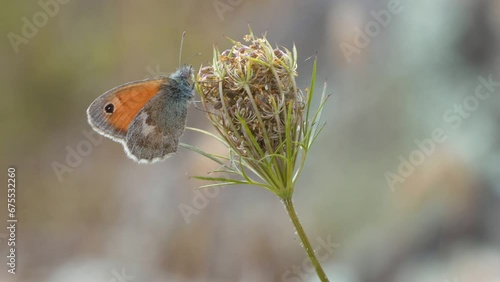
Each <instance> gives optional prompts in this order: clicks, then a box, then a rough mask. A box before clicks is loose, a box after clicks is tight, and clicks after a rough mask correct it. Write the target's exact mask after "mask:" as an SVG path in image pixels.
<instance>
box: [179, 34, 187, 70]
mask: <svg viewBox="0 0 500 282" xmlns="http://www.w3.org/2000/svg"><path fill="white" fill-rule="evenodd" d="M185 35H186V32H185V31H184V32H182V37H181V50H180V51H179V67H180V66H181V62H182V46H184V36H185Z"/></svg>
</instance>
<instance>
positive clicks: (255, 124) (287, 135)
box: [183, 32, 328, 281]
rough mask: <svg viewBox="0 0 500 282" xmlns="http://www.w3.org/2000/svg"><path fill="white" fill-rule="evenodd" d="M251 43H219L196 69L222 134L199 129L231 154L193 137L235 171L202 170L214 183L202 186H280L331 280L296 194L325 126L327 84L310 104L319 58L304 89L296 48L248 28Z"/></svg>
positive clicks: (302, 235) (202, 93)
mask: <svg viewBox="0 0 500 282" xmlns="http://www.w3.org/2000/svg"><path fill="white" fill-rule="evenodd" d="M244 40H245V41H246V43H245V44H244V43H241V42H236V41H233V40H231V42H232V43H233V46H232V47H231V48H230V49H228V50H225V51H223V52H220V51H219V50H218V49H217V48H214V50H213V62H212V64H211V65H209V66H205V67H202V68H201V69H200V70H199V72H198V74H197V77H196V81H197V83H196V90H197V92H198V93H199V94H200V96H201V100H202V104H203V108H204V110H205V111H206V112H207V117H208V119H209V120H210V122H211V123H212V125H213V126H214V128H215V130H216V131H217V133H216V134H212V133H209V132H207V131H203V130H199V129H193V130H196V131H199V132H203V133H205V134H209V135H211V136H212V137H214V138H216V139H217V140H219V141H220V142H221V143H222V144H224V145H225V146H226V147H227V148H228V151H229V156H228V157H225V156H220V155H214V154H210V153H207V152H204V151H202V150H200V149H198V148H195V147H193V146H190V145H185V144H183V146H185V147H187V148H188V149H191V150H194V151H196V152H198V153H200V154H202V155H204V156H205V157H208V158H210V159H211V160H213V161H215V162H217V163H218V164H219V165H220V166H221V168H220V169H219V170H217V172H219V173H225V174H227V175H232V176H235V177H224V176H221V177H211V176H197V177H195V178H197V179H201V180H208V181H212V182H213V183H211V184H208V185H204V186H202V187H213V186H221V185H233V184H251V185H256V186H259V187H262V188H265V189H267V190H269V191H271V192H273V193H274V194H276V195H277V196H278V197H279V198H280V199H281V200H282V202H283V204H284V205H285V208H286V210H287V212H288V214H289V216H290V218H291V220H292V222H293V224H294V226H295V228H296V229H297V234H298V235H299V237H300V239H301V240H302V243H303V246H304V248H305V250H306V252H307V255H308V256H309V258H310V259H311V262H312V264H313V266H314V267H315V269H316V272H317V273H318V276H319V277H320V279H321V281H328V279H327V277H326V275H325V273H324V272H323V270H322V268H321V265H320V264H319V262H318V260H317V258H316V255H315V253H314V250H313V249H312V247H311V244H310V243H309V240H308V239H307V236H306V234H305V232H304V230H303V228H302V226H301V224H300V222H299V220H298V218H297V214H296V213H295V209H294V207H293V201H292V195H293V191H294V188H295V184H296V182H297V179H298V177H299V175H300V173H301V171H302V169H303V167H304V162H305V159H306V156H307V153H308V152H309V150H310V149H311V146H312V145H313V143H314V141H315V139H316V137H317V136H318V134H319V133H320V131H321V129H322V125H320V124H319V123H320V116H321V111H322V109H323V105H324V103H325V101H326V98H327V97H325V89H326V87H325V89H324V90H323V94H322V97H321V101H320V104H319V107H318V108H317V110H315V111H313V110H312V109H311V102H312V100H313V96H314V89H315V88H314V86H315V81H316V60H314V66H313V70H312V78H311V85H310V88H309V89H306V90H305V94H304V93H303V92H302V90H300V89H299V88H298V87H297V83H296V80H295V78H296V77H297V76H298V74H297V50H296V48H295V46H294V47H293V49H292V51H290V50H288V49H286V48H282V47H276V48H273V47H272V46H271V44H270V43H269V42H268V41H267V39H266V38H265V36H264V37H262V38H258V37H256V36H254V35H253V33H252V32H250V35H247V36H245V38H244Z"/></svg>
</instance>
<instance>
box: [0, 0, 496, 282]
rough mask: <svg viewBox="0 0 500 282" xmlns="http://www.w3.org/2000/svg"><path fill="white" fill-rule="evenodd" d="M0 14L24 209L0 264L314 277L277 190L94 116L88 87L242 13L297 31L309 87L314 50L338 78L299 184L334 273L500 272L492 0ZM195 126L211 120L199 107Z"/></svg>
mask: <svg viewBox="0 0 500 282" xmlns="http://www.w3.org/2000/svg"><path fill="white" fill-rule="evenodd" d="M0 18H1V19H2V20H1V22H2V24H1V26H0V29H1V33H2V34H3V36H4V39H3V40H2V42H1V45H0V48H1V49H0V56H1V61H2V64H1V66H0V72H1V76H0V80H1V81H0V82H1V83H0V85H1V87H2V94H1V95H2V96H1V97H2V99H4V100H3V101H2V103H0V112H1V115H2V118H1V119H0V124H1V126H2V127H1V128H2V138H1V139H0V155H1V156H2V168H3V169H4V170H7V167H9V166H15V167H16V169H17V202H16V204H17V218H18V225H17V267H16V270H17V271H16V272H17V274H16V275H11V274H9V273H7V267H6V260H7V259H6V256H7V245H6V243H7V237H8V234H7V229H5V228H0V230H2V231H0V241H1V242H0V253H1V257H2V259H0V261H2V263H1V265H2V267H1V268H2V270H1V271H0V281H22V282H25V281H26V282H28V281H34V282H44V281H47V282H63V281H64V282H66V281H78V282H79V281H82V282H84V281H85V282H86V281H91V282H93V281H96V282H101V281H102V282H112V281H114V282H125V281H137V282H139V281H141V282H142V281H154V282H155V281H222V282H224V281H294V282H296V281H318V280H317V278H316V275H315V273H314V271H313V269H311V268H310V265H309V264H308V263H304V260H305V259H306V255H305V252H304V251H303V249H302V248H301V246H300V244H299V238H298V237H297V235H295V234H294V229H293V226H292V224H291V223H290V221H289V220H288V217H287V214H286V212H285V210H284V209H283V208H282V205H281V203H280V201H279V200H278V199H277V198H276V197H275V196H273V195H272V194H271V193H269V192H267V191H265V190H263V189H258V188H255V187H248V186H241V187H227V188H224V189H220V190H211V191H207V192H201V191H197V190H195V188H196V187H199V186H200V185H203V184H206V183H204V182H201V181H196V180H194V179H190V176H194V175H205V174H207V173H208V172H209V171H211V170H214V169H215V168H217V167H216V166H214V165H213V163H211V162H210V161H207V160H206V159H204V158H203V157H200V156H199V155H196V154H194V153H192V152H190V151H187V150H185V149H183V148H180V149H179V152H178V154H176V155H175V156H174V157H172V158H170V159H167V160H166V161H164V162H161V163H156V164H153V165H138V164H136V163H134V162H133V161H132V160H130V159H128V158H127V157H126V155H125V154H124V153H123V150H122V146H121V145H120V144H118V143H115V142H113V141H111V140H109V139H107V138H104V139H103V138H100V137H98V135H97V134H93V133H92V130H91V128H90V126H89V125H88V124H87V118H86V113H85V111H86V109H87V107H88V105H89V104H90V103H91V102H92V101H93V100H94V99H95V98H96V97H98V96H99V95H100V94H102V93H104V92H105V91H107V90H109V89H111V88H112V87H114V86H117V85H119V84H122V83H125V82H128V81H133V80H138V79H143V78H145V77H148V76H153V75H158V74H168V73H170V72H172V71H174V70H175V69H176V67H177V66H178V58H179V45H180V38H181V34H182V32H183V31H186V32H187V35H186V39H185V42H184V50H183V59H184V60H185V61H186V60H187V63H189V64H193V65H194V66H195V67H196V68H198V67H199V66H201V65H206V64H208V63H209V62H211V55H212V46H213V44H216V45H217V46H219V48H220V49H221V50H224V49H226V48H228V47H230V42H229V41H228V40H226V39H225V38H224V36H228V37H231V38H233V39H236V40H241V39H242V38H243V36H244V35H245V34H247V33H248V24H250V25H251V26H252V29H253V30H254V32H255V33H256V34H261V33H264V32H266V31H267V32H268V39H269V40H270V42H271V43H272V44H278V45H282V46H285V47H288V48H291V47H292V44H293V43H295V44H296V46H297V49H298V55H299V61H300V63H299V69H298V72H299V78H298V81H299V85H300V87H301V88H302V89H304V88H306V87H308V86H309V82H310V76H311V68H312V60H306V59H307V58H308V57H310V56H312V55H314V54H316V52H317V54H318V60H319V64H318V85H317V87H321V86H322V84H323V82H325V81H326V82H327V84H328V86H327V93H331V94H333V95H332V97H331V100H329V102H328V104H327V105H326V107H325V111H324V121H325V122H326V127H325V129H324V131H323V133H322V134H321V135H320V137H319V138H318V140H317V143H316V145H315V146H314V147H313V150H312V152H311V153H310V154H309V158H308V161H307V166H306V168H305V170H304V173H303V175H302V177H301V179H300V180H299V183H298V185H297V187H296V193H295V195H294V197H295V204H296V209H297V212H298V213H299V216H300V218H301V221H302V223H303V225H304V228H305V229H306V232H307V234H308V235H309V238H310V240H311V242H312V244H313V246H315V247H317V251H318V252H319V253H320V254H321V255H322V260H323V266H324V268H325V271H326V272H327V274H328V276H329V277H330V281H335V282H399V281H409V282H413V281H415V282H417V281H418V282H427V281H428V282H445V281H446V282H490V281H500V220H499V216H500V111H499V109H500V101H499V93H500V87H499V83H497V82H496V81H500V72H499V71H500V68H499V66H500V65H499V63H500V49H499V40H500V1H496V0H420V1H410V0H401V1H397V0H334V1H327V0H318V1H295V0H294V1H285V0H273V1H261V0H254V1H250V0H210V1H181V0H177V1H173V0H169V1H160V0H151V1H117V0H111V1H77V0H57V1H56V0H41V1H5V2H4V3H3V8H2V9H1V11H0ZM198 52H201V53H202V54H201V55H200V56H194V57H192V55H193V54H196V53H198ZM190 57H191V58H190ZM488 81H489V82H488ZM478 93H479V94H478ZM487 94H488V95H487ZM478 95H480V96H478ZM318 98H319V95H318ZM315 103H316V104H317V103H318V101H315ZM188 126H191V127H197V128H202V129H205V130H211V127H210V126H209V123H208V121H207V120H206V119H205V115H204V113H203V112H200V111H199V110H197V109H196V108H195V107H193V106H191V107H190V109H189V116H188ZM435 131H437V132H438V133H439V134H437V135H436V133H435ZM436 136H437V137H436ZM182 141H183V142H184V143H188V144H192V145H195V146H199V147H201V148H203V149H206V150H209V151H212V152H219V153H221V154H224V153H225V151H224V150H223V149H222V148H220V146H218V145H217V144H216V143H215V142H214V141H213V140H211V139H210V138H207V137H206V136H204V135H202V134H197V133H193V132H189V131H187V132H186V133H185V134H184V136H183V138H182ZM0 175H1V177H2V178H1V182H2V183H7V173H6V172H4V173H1V174H0ZM1 186H2V188H1V189H0V193H1V196H0V199H1V201H2V203H1V204H0V206H1V207H2V208H1V209H0V216H1V219H2V222H6V219H7V211H6V195H7V191H6V190H7V187H6V186H7V185H5V184H2V185H1ZM5 224H6V223H5ZM2 225H3V223H2Z"/></svg>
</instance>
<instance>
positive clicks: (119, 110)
mask: <svg viewBox="0 0 500 282" xmlns="http://www.w3.org/2000/svg"><path fill="white" fill-rule="evenodd" d="M191 76H192V68H191V67H188V66H183V67H180V68H179V69H178V70H177V71H176V72H174V73H172V74H171V75H169V76H159V77H154V78H148V79H145V80H140V81H134V82H130V83H126V84H123V85H120V86H118V87H115V88H113V89H111V90H109V91H107V92H106V93H104V94H102V95H101V96H99V97H98V98H97V99H96V100H95V101H94V102H92V104H91V105H90V106H89V108H88V109H87V117H88V121H89V123H90V125H91V126H92V127H93V128H94V130H96V131H97V132H99V133H101V134H102V135H104V136H106V137H109V138H111V139H113V140H115V141H117V142H120V143H122V144H123V147H124V149H125V152H126V153H127V155H128V156H129V157H130V158H132V159H133V160H135V161H137V162H139V163H152V162H156V161H159V160H163V159H165V158H167V157H168V156H169V155H171V154H173V153H175V152H176V151H177V146H178V144H179V138H180V137H181V136H182V134H183V133H184V129H185V126H186V119H187V107H188V105H189V103H190V101H191V100H192V99H193V87H192V83H191Z"/></svg>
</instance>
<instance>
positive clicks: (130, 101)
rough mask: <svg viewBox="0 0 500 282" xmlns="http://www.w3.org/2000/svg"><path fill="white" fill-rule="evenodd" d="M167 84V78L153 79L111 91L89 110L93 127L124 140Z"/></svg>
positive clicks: (135, 82) (99, 98)
mask: <svg viewBox="0 0 500 282" xmlns="http://www.w3.org/2000/svg"><path fill="white" fill-rule="evenodd" d="M167 81H168V78H166V77H160V78H158V77H156V78H149V79H145V80H140V81H134V82H130V83H126V84H123V85H120V86H118V87H115V88H113V89H111V90H109V91H107V92H106V93H104V94H102V95H101V96H100V97H98V98H97V99H96V100H95V101H94V102H93V103H92V104H91V105H90V107H89V108H88V110H87V116H88V120H89V123H90V125H92V127H93V128H94V129H95V130H97V131H98V132H100V133H102V134H104V135H106V136H108V137H110V138H112V139H118V141H121V140H123V139H124V138H125V136H126V134H127V129H128V128H129V126H130V124H131V123H132V121H133V120H134V118H135V116H136V115H137V113H138V112H139V111H140V110H141V109H142V108H143V107H144V105H145V104H146V103H147V102H148V101H149V100H150V99H151V98H152V97H153V96H155V95H156V94H157V93H158V91H159V90H160V88H161V86H162V85H164V84H166V83H167ZM106 107H108V108H106Z"/></svg>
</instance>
